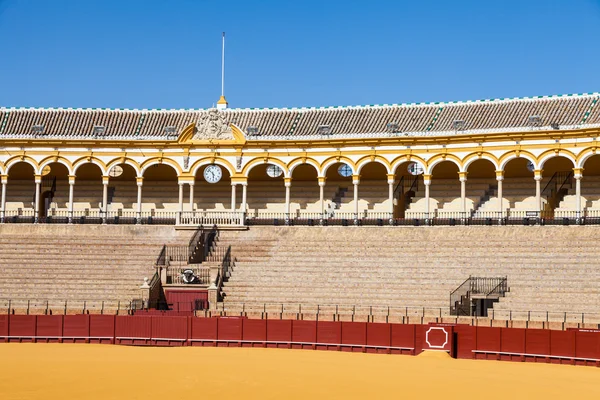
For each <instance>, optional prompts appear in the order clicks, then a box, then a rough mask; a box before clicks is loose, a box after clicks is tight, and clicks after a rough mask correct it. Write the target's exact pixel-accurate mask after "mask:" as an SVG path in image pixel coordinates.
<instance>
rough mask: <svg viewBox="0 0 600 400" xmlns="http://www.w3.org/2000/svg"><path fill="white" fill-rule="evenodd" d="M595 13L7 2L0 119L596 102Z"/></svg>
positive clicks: (479, 6)
mask: <svg viewBox="0 0 600 400" xmlns="http://www.w3.org/2000/svg"><path fill="white" fill-rule="evenodd" d="M599 27H600V0H563V1H557V0H543V1H538V0H502V1H475V0H473V1H471V0H468V1H447V0H446V1H442V0H440V1H429V0H423V1H400V0H398V1H375V0H373V1H366V0H365V1H348V0H346V1H337V0H331V1H325V0H321V1H311V0H306V1H234V0H228V1H225V0H223V1H191V0H188V1H183V0H172V1H165V0H162V1H158V0H55V1H52V0H45V1H44V0H0V106H17V107H110V108H206V107H211V106H212V105H213V104H214V103H215V102H216V101H217V100H218V98H219V95H220V51H221V42H220V40H221V32H222V31H225V32H226V35H227V42H226V82H225V94H226V97H227V99H228V101H229V104H230V106H231V107H302V106H330V105H355V104H383V103H406V102H422V101H425V102H429V101H455V100H475V99H484V98H498V97H522V96H535V95H551V94H563V93H582V92H595V91H600V73H599V65H600V51H599V45H598V37H599V36H600V33H599V31H598V28H599Z"/></svg>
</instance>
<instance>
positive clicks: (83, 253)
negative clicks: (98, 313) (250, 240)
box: [0, 224, 191, 308]
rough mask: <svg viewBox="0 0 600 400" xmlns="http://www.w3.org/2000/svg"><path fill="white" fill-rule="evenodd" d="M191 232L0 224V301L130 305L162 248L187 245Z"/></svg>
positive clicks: (163, 228) (146, 228) (159, 228)
mask: <svg viewBox="0 0 600 400" xmlns="http://www.w3.org/2000/svg"><path fill="white" fill-rule="evenodd" d="M190 236H191V232H189V231H175V230H174V229H173V228H172V227H166V226H162V227H161V226H83V225H82V226H73V225H62V226H61V225H19V226H16V225H12V224H6V225H0V237H1V240H0V271H1V272H2V273H1V274H0V293H1V295H0V299H2V301H3V302H6V300H11V301H13V305H14V306H15V307H16V304H21V306H22V305H23V301H24V300H31V301H32V305H33V303H35V304H37V306H38V307H39V306H40V304H42V303H43V302H45V301H49V302H50V303H51V305H50V306H51V307H59V308H60V304H61V303H63V302H64V301H68V302H73V301H79V302H83V301H88V302H90V304H91V303H93V302H96V303H97V302H99V301H105V302H106V308H111V307H114V306H115V305H116V302H119V301H121V302H123V304H124V305H126V304H129V302H130V301H131V300H132V299H134V298H139V297H140V290H139V287H140V285H141V284H142V283H143V282H144V278H145V277H148V278H149V279H150V278H152V276H153V274H154V264H155V262H156V259H157V257H158V255H159V254H160V251H161V249H162V246H163V245H164V244H165V243H170V244H185V245H187V243H188V241H189V238H190ZM19 301H21V302H20V303H19ZM36 301H40V302H41V303H36ZM69 308H71V307H69Z"/></svg>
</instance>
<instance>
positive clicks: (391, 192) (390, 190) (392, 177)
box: [387, 174, 396, 224]
mask: <svg viewBox="0 0 600 400" xmlns="http://www.w3.org/2000/svg"><path fill="white" fill-rule="evenodd" d="M395 182H396V176H395V175H394V174H388V175H387V183H388V201H389V202H390V221H389V222H390V224H392V223H393V222H394V183H395Z"/></svg>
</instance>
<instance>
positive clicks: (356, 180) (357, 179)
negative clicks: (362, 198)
mask: <svg viewBox="0 0 600 400" xmlns="http://www.w3.org/2000/svg"><path fill="white" fill-rule="evenodd" d="M352 184H353V185H354V225H358V185H359V184H360V175H352Z"/></svg>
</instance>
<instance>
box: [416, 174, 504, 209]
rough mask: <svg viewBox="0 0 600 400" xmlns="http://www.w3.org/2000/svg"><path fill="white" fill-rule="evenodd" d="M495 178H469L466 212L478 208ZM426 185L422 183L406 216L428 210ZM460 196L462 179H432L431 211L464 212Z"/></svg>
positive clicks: (430, 193)
mask: <svg viewBox="0 0 600 400" xmlns="http://www.w3.org/2000/svg"><path fill="white" fill-rule="evenodd" d="M493 184H494V181H493V180H490V179H469V180H467V184H466V190H465V195H466V207H465V208H466V210H465V211H466V212H467V213H471V212H473V211H474V210H476V209H477V208H478V207H479V205H480V202H481V200H482V198H483V197H484V196H485V194H486V192H488V191H490V190H491V188H492V185H493ZM426 207H427V204H426V199H425V186H424V185H420V186H419V188H418V190H417V191H416V193H415V195H414V196H413V198H412V201H411V203H410V204H409V205H408V208H407V210H406V213H405V215H406V217H407V218H410V217H412V216H414V215H421V214H423V213H425V212H426ZM462 211H463V209H462V200H461V197H460V181H459V180H458V179H435V178H434V179H432V181H431V185H430V186H429V212H430V213H436V214H437V215H438V216H444V214H457V213H460V212H462Z"/></svg>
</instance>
